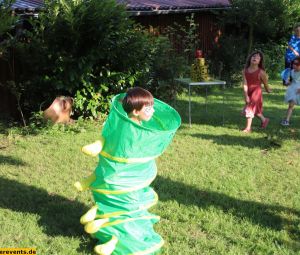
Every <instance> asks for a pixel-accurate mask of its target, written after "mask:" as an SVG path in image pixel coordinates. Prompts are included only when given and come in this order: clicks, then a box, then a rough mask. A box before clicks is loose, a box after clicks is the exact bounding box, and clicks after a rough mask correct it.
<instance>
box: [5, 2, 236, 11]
mask: <svg viewBox="0 0 300 255" xmlns="http://www.w3.org/2000/svg"><path fill="white" fill-rule="evenodd" d="M0 1H1V0H0ZM116 1H117V2H118V3H121V4H125V5H126V9H127V11H129V12H131V13H136V14H137V12H138V13H139V14H142V13H144V12H145V13H146V12H150V13H168V12H185V11H188V10H190V11H191V10H194V11H196V10H201V9H211V8H226V7H229V6H230V0H116ZM43 6H44V1H43V0H16V1H15V2H14V4H13V5H12V9H13V10H16V11H22V10H23V11H38V10H40V9H42V8H43Z"/></svg>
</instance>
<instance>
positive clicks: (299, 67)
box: [293, 60, 300, 72]
mask: <svg viewBox="0 0 300 255" xmlns="http://www.w3.org/2000/svg"><path fill="white" fill-rule="evenodd" d="M293 69H294V70H295V71H297V72H300V62H299V61H298V60H295V61H294V62H293Z"/></svg>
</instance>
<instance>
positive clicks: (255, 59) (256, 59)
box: [250, 53, 261, 65]
mask: <svg viewBox="0 0 300 255" xmlns="http://www.w3.org/2000/svg"><path fill="white" fill-rule="evenodd" d="M260 60H261V57H260V55H259V54H258V53H256V54H254V55H253V56H252V57H251V60H250V61H251V64H255V65H258V64H259V63H260Z"/></svg>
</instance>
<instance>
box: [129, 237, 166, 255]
mask: <svg viewBox="0 0 300 255" xmlns="http://www.w3.org/2000/svg"><path fill="white" fill-rule="evenodd" d="M164 243H165V242H164V240H162V241H161V242H160V243H158V244H157V245H155V246H153V247H151V248H150V249H148V250H145V251H138V252H134V253H130V254H128V255H146V254H149V253H152V252H155V251H156V250H158V249H160V248H161V247H162V246H163V245H164Z"/></svg>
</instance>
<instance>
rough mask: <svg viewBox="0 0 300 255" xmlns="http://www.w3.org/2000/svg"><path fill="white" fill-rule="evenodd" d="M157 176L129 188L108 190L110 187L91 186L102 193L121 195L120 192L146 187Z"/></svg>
mask: <svg viewBox="0 0 300 255" xmlns="http://www.w3.org/2000/svg"><path fill="white" fill-rule="evenodd" d="M155 177H156V176H154V178H151V179H150V180H148V181H146V182H144V183H143V184H141V185H138V186H135V187H132V188H128V189H121V190H108V189H94V188H90V189H91V190H92V191H95V192H97V193H101V194H107V195H108V194H113V195H119V194H124V193H128V192H132V191H135V190H139V189H142V188H144V187H147V186H149V185H150V183H151V182H152V181H153V180H154V179H155Z"/></svg>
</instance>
